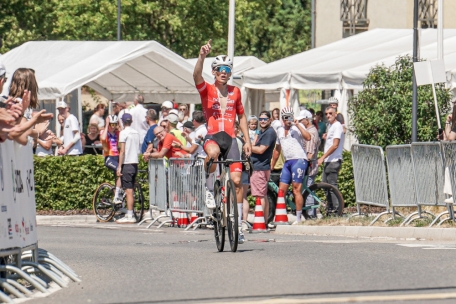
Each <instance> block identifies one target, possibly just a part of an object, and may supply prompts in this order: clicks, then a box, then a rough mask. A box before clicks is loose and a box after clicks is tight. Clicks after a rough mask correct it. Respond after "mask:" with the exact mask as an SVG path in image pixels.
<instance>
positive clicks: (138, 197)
mask: <svg viewBox="0 0 456 304" xmlns="http://www.w3.org/2000/svg"><path fill="white" fill-rule="evenodd" d="M144 173H148V171H147V170H138V177H140V175H141V174H142V175H144ZM116 178H117V176H115V175H114V183H115V180H116ZM145 180H148V178H138V180H137V181H136V182H135V186H134V192H133V196H134V204H133V215H134V217H135V219H136V222H140V221H141V219H142V217H143V215H144V195H143V191H142V188H141V184H140V183H139V182H138V181H140V182H143V181H145ZM115 191H116V186H115V185H113V184H111V183H107V182H105V183H101V184H100V185H99V186H98V188H97V190H96V191H95V194H94V196H93V200H92V206H93V211H94V213H95V216H96V217H97V221H99V222H109V221H111V220H112V218H115V219H118V218H120V217H121V216H122V214H124V213H125V212H126V210H125V206H126V204H127V201H126V196H125V191H123V190H121V191H122V193H121V194H120V195H121V198H122V202H121V203H118V204H115V203H114V195H115Z"/></svg>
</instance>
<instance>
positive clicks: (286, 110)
mask: <svg viewBox="0 0 456 304" xmlns="http://www.w3.org/2000/svg"><path fill="white" fill-rule="evenodd" d="M280 114H281V115H282V116H283V115H288V116H289V115H294V112H293V108H292V107H285V108H283V109H282V111H280Z"/></svg>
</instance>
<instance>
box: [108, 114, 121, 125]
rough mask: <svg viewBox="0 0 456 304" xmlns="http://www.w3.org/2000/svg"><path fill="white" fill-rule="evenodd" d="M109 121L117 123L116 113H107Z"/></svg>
mask: <svg viewBox="0 0 456 304" xmlns="http://www.w3.org/2000/svg"><path fill="white" fill-rule="evenodd" d="M109 123H112V124H116V123H119V118H118V117H117V115H109Z"/></svg>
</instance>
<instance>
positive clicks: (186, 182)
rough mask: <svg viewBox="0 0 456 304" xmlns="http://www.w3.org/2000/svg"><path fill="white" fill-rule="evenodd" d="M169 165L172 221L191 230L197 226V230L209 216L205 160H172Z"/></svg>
mask: <svg viewBox="0 0 456 304" xmlns="http://www.w3.org/2000/svg"><path fill="white" fill-rule="evenodd" d="M168 164H169V167H168V193H169V195H168V206H169V210H170V215H171V219H172V220H173V221H174V223H175V224H177V225H178V226H179V227H187V229H189V228H190V227H192V226H195V225H196V226H195V229H196V228H197V227H198V226H199V225H201V221H204V220H205V218H206V217H205V216H206V215H207V211H206V203H205V197H206V175H205V172H204V160H202V159H189V158H171V159H170V160H169V162H168ZM189 214H190V215H191V220H190V221H189V220H188V215H189ZM190 222H191V223H190Z"/></svg>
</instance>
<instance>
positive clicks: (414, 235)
mask: <svg viewBox="0 0 456 304" xmlns="http://www.w3.org/2000/svg"><path fill="white" fill-rule="evenodd" d="M275 233H276V234H302V235H321V236H345V237H366V238H395V239H415V240H432V241H454V240H456V229H452V228H421V227H420V228H417V227H366V226H304V225H294V226H277V227H276V231H275Z"/></svg>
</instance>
